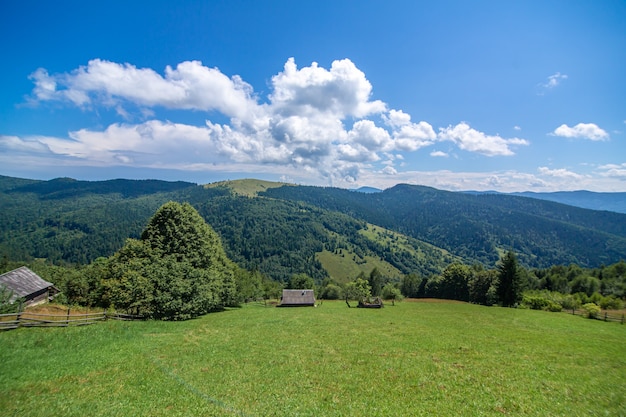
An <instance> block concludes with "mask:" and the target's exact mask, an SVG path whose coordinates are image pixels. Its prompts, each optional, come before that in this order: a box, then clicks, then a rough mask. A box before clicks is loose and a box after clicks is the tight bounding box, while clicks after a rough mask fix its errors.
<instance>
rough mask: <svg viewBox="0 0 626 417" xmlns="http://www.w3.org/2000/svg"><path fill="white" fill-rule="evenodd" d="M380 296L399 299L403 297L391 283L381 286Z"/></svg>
mask: <svg viewBox="0 0 626 417" xmlns="http://www.w3.org/2000/svg"><path fill="white" fill-rule="evenodd" d="M381 296H382V298H383V300H393V301H401V300H402V299H403V297H402V292H401V291H400V289H399V288H398V287H396V286H395V285H393V284H392V283H387V284H386V285H385V286H384V287H383V289H382V291H381Z"/></svg>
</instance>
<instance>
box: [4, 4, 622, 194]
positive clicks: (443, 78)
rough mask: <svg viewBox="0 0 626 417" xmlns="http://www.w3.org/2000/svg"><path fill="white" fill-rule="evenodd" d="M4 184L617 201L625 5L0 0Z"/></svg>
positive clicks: (620, 158)
mask: <svg viewBox="0 0 626 417" xmlns="http://www.w3.org/2000/svg"><path fill="white" fill-rule="evenodd" d="M0 51H2V56H3V60H2V61H3V64H2V65H0V91H2V94H0V175H6V176H13V177H20V178H31V179H44V180H45V179H52V178H57V177H71V178H76V179H80V180H106V179H115V178H129V179H163V180H183V181H190V182H196V183H201V184H205V183H211V182H216V181H222V180H228V179H231V180H233V179H240V178H258V179H264V180H270V181H283V182H290V183H296V184H304V185H320V186H336V187H344V188H358V187H361V186H370V187H377V188H381V189H384V188H388V187H391V186H393V185H395V184H398V183H408V184H419V185H426V186H431V187H435V188H439V189H444V190H452V191H461V190H480V191H487V190H494V191H501V192H514V191H535V192H551V191H571V190H581V189H585V190H591V191H598V192H600V191H601V192H624V191H626V2H624V1H623V0H589V1H587V0H573V1H572V0H566V1H558V0H555V1H545V0H543V1H534V0H528V1H513V0H510V1H473V2H467V1H452V0H443V1H437V2H433V1H428V2H426V1H424V2H422V1H415V0H413V1H411V0H408V1H399V0H385V1H371V0H370V1H368V0H359V1H342V0H332V1H327V0H317V1H314V2H313V1H293V0H289V1H282V0H281V1H271V0H268V1H245V0H227V1H218V0H215V1H185V0H181V1H176V2H172V1H161V0H150V1H140V0H136V1H117V0H109V1H98V0H94V1H64V0H56V1H54V2H49V1H43V0H41V1H30V0H0Z"/></svg>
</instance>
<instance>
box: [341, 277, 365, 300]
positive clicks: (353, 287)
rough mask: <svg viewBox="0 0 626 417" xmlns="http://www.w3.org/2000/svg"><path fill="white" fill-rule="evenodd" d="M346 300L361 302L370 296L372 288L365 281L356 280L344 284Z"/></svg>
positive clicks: (361, 279)
mask: <svg viewBox="0 0 626 417" xmlns="http://www.w3.org/2000/svg"><path fill="white" fill-rule="evenodd" d="M343 291H344V296H345V297H346V300H362V299H364V298H368V297H370V296H371V295H372V288H371V287H370V285H369V283H368V282H367V280H365V279H363V278H357V279H356V280H354V281H350V282H348V283H346V285H344V287H343Z"/></svg>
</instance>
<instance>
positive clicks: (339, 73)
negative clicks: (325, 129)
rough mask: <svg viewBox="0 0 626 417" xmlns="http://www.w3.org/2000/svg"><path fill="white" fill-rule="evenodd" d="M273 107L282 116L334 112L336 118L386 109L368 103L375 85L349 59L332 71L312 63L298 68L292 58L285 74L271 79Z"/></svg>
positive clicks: (373, 103)
mask: <svg viewBox="0 0 626 417" xmlns="http://www.w3.org/2000/svg"><path fill="white" fill-rule="evenodd" d="M272 86H273V90H274V92H273V93H272V94H271V95H270V101H271V102H272V106H273V107H274V108H275V109H276V110H277V111H278V112H281V113H286V114H293V113H294V112H295V113H297V114H301V115H308V114H310V113H311V112H321V113H332V114H333V115H334V116H335V117H339V118H344V117H346V116H354V117H365V116H367V115H370V114H372V113H380V112H382V111H384V110H385V104H384V103H383V102H381V101H379V100H376V101H373V102H372V101H369V97H370V95H371V92H372V85H371V84H370V82H369V81H368V80H367V79H366V78H365V74H364V73H363V72H362V71H360V70H359V69H358V68H357V67H356V66H355V65H354V64H353V63H352V61H350V60H349V59H343V60H340V61H333V63H332V64H331V68H330V70H326V69H324V68H321V67H319V66H318V64H317V63H316V62H313V63H312V64H311V66H310V67H304V68H302V69H298V67H297V66H296V63H295V60H294V59H293V58H289V60H288V61H287V63H285V67H284V70H283V72H281V73H279V74H278V75H275V76H274V77H273V78H272Z"/></svg>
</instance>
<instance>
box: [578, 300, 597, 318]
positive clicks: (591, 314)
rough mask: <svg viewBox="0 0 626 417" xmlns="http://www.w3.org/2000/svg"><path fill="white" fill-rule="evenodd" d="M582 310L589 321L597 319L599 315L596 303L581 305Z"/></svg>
mask: <svg viewBox="0 0 626 417" xmlns="http://www.w3.org/2000/svg"><path fill="white" fill-rule="evenodd" d="M582 309H583V310H585V311H586V312H587V317H588V318H590V319H597V318H598V314H599V313H600V306H599V305H597V304H596V303H587V304H583V306H582Z"/></svg>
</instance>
